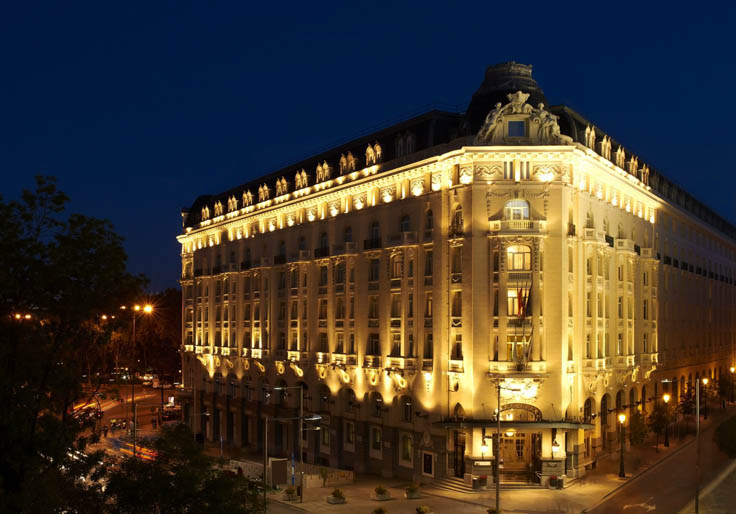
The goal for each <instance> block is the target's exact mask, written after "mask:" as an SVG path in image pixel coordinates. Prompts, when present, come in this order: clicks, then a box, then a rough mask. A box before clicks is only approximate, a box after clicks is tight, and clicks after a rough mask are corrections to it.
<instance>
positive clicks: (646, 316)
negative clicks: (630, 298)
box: [642, 300, 649, 319]
mask: <svg viewBox="0 0 736 514" xmlns="http://www.w3.org/2000/svg"><path fill="white" fill-rule="evenodd" d="M642 316H643V318H644V319H649V303H648V302H647V300H644V301H643V302H642Z"/></svg>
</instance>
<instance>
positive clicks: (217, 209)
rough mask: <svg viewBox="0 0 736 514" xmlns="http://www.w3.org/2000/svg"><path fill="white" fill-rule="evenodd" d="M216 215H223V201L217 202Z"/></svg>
mask: <svg viewBox="0 0 736 514" xmlns="http://www.w3.org/2000/svg"><path fill="white" fill-rule="evenodd" d="M215 216H222V202H221V201H219V200H218V201H216V202H215Z"/></svg>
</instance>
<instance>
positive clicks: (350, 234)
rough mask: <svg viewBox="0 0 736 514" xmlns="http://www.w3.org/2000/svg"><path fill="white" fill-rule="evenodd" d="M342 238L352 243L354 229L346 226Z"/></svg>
mask: <svg viewBox="0 0 736 514" xmlns="http://www.w3.org/2000/svg"><path fill="white" fill-rule="evenodd" d="M342 240H343V242H345V243H352V242H353V229H352V228H351V227H345V231H344V232H343V235H342Z"/></svg>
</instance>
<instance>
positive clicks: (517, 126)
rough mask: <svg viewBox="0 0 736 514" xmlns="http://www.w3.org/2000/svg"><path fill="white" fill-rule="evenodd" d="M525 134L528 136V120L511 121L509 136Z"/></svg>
mask: <svg viewBox="0 0 736 514" xmlns="http://www.w3.org/2000/svg"><path fill="white" fill-rule="evenodd" d="M525 136H526V122H524V121H509V137H525Z"/></svg>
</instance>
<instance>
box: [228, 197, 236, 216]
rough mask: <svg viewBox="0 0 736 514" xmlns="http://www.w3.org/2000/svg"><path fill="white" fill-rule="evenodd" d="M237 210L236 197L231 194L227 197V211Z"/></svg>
mask: <svg viewBox="0 0 736 514" xmlns="http://www.w3.org/2000/svg"><path fill="white" fill-rule="evenodd" d="M237 210H238V199H237V198H235V196H231V197H230V198H228V199H227V212H233V211H237Z"/></svg>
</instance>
